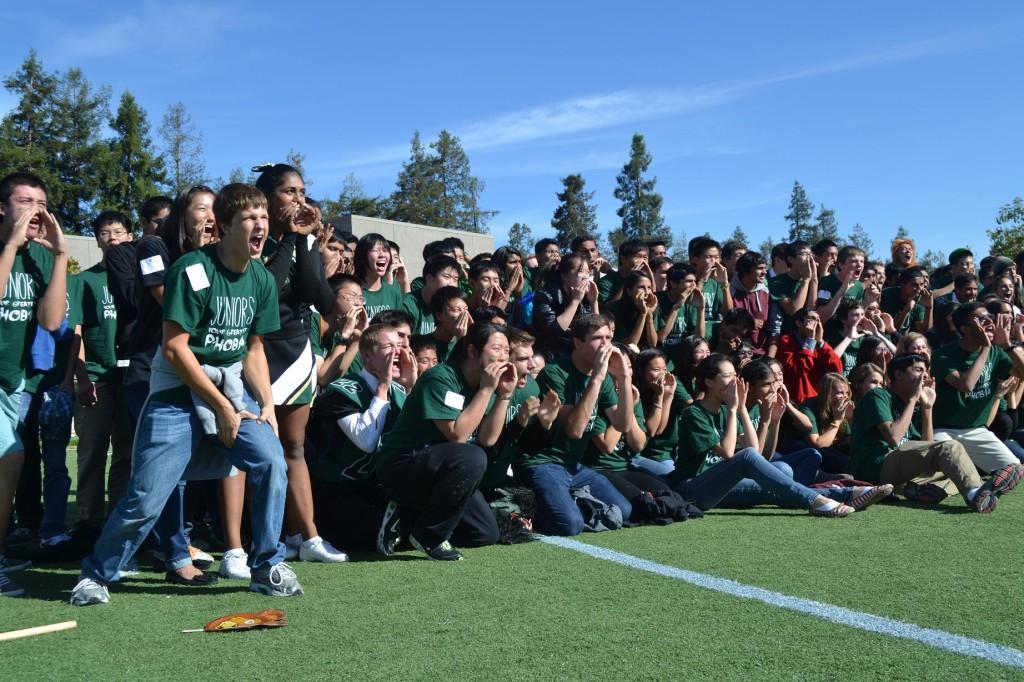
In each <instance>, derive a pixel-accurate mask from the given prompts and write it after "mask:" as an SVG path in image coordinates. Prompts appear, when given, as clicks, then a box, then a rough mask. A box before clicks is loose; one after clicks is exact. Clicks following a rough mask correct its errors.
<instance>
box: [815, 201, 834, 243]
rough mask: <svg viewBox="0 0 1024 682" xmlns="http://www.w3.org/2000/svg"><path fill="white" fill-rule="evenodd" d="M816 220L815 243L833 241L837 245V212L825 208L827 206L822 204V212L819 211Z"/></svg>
mask: <svg viewBox="0 0 1024 682" xmlns="http://www.w3.org/2000/svg"><path fill="white" fill-rule="evenodd" d="M814 220H815V226H814V231H815V235H814V241H816V242H817V241H820V240H822V239H831V240H832V241H834V242H836V243H838V242H839V222H838V221H837V220H836V212H835V211H834V210H833V209H831V208H825V204H822V205H821V210H819V211H818V217H817V218H815V219H814Z"/></svg>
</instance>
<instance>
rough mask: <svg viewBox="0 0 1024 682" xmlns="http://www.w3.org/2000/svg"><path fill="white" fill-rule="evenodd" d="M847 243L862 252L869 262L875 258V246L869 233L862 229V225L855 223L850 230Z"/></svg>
mask: <svg viewBox="0 0 1024 682" xmlns="http://www.w3.org/2000/svg"><path fill="white" fill-rule="evenodd" d="M846 243H847V244H850V245H851V246H856V247H857V248H859V249H860V250H862V251H863V252H864V253H865V254H866V258H867V259H868V260H871V259H872V258H874V255H873V253H872V252H873V251H874V250H875V245H874V243H873V242H872V241H871V236H870V235H869V234H868V231H867V230H865V229H864V228H863V227H861V224H860V223H854V224H853V227H851V228H850V234H849V235H847V237H846Z"/></svg>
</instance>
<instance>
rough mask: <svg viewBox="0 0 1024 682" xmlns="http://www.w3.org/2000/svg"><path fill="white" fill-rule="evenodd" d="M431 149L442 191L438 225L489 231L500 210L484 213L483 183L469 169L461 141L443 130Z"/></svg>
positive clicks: (432, 164)
mask: <svg viewBox="0 0 1024 682" xmlns="http://www.w3.org/2000/svg"><path fill="white" fill-rule="evenodd" d="M430 148H431V149H433V150H434V156H433V158H432V159H431V167H432V168H433V170H434V178H435V181H436V182H437V185H438V188H439V191H440V195H439V196H438V199H437V201H438V205H437V213H438V216H439V220H440V222H439V223H437V224H438V225H439V226H440V227H447V228H449V229H453V230H464V231H466V232H486V231H487V221H488V220H490V219H491V218H493V217H494V216H495V215H497V211H484V210H481V208H480V205H479V200H480V194H481V193H482V192H483V190H484V183H483V181H482V180H480V179H479V178H477V177H475V176H474V175H473V173H472V171H471V170H470V167H469V157H468V156H466V152H465V150H464V149H463V148H462V143H461V142H460V141H459V138H457V137H456V136H454V135H452V134H451V133H449V132H448V131H447V130H442V131H441V132H440V133H439V134H438V136H437V140H435V141H434V142H431V143H430Z"/></svg>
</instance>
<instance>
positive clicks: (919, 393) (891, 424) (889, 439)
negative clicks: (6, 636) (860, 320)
mask: <svg viewBox="0 0 1024 682" xmlns="http://www.w3.org/2000/svg"><path fill="white" fill-rule="evenodd" d="M888 372H889V379H890V384H889V387H888V388H881V387H880V388H874V389H872V390H871V391H869V392H868V393H867V394H866V395H865V396H864V397H863V398H861V400H860V402H858V403H857V409H856V411H855V412H854V415H853V429H852V436H853V437H852V439H851V442H852V455H853V458H852V462H851V463H852V468H853V474H854V475H855V476H856V477H857V478H859V479H863V480H865V481H878V482H880V483H890V484H892V485H894V486H896V487H897V488H902V491H901V492H903V493H904V495H907V496H908V497H913V498H915V499H916V500H917V501H922V502H923V501H925V499H924V498H923V497H922V496H920V495H917V494H916V491H927V490H932V491H934V493H933V496H932V497H931V500H932V501H935V502H939V501H941V500H942V498H944V497H945V491H943V490H942V487H941V486H942V484H943V482H944V479H949V480H950V481H952V483H953V485H955V486H956V489H957V490H958V491H959V492H960V494H961V495H962V496H963V498H964V501H965V502H966V503H967V506H968V507H970V508H971V509H973V510H974V511H976V512H979V513H981V514H987V513H988V512H991V511H993V510H994V509H995V508H996V502H997V498H998V497H999V496H1000V495H1002V494H1003V493H1006V492H1009V491H1010V490H1012V489H1013V488H1014V487H1015V486H1016V485H1017V484H1018V483H1019V482H1020V479H1021V476H1022V474H1024V466H1022V465H1020V464H1007V465H1005V466H1003V467H1001V468H1000V469H998V470H997V471H996V472H995V473H994V474H993V475H992V477H991V478H990V479H989V480H988V481H987V482H985V483H984V484H983V483H982V482H981V477H980V476H979V475H978V470H977V469H976V468H975V466H974V463H973V462H971V458H970V457H969V456H968V454H967V451H966V450H965V449H964V446H963V445H962V444H961V443H960V442H959V441H955V440H943V441H937V440H935V438H934V433H933V431H932V408H933V406H934V405H935V381H934V380H933V379H932V378H931V377H930V376H928V357H927V356H925V355H919V354H916V353H910V354H907V355H899V356H897V357H896V358H894V359H893V360H892V362H890V363H889V367H888Z"/></svg>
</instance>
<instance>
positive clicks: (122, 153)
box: [99, 92, 166, 223]
mask: <svg viewBox="0 0 1024 682" xmlns="http://www.w3.org/2000/svg"><path fill="white" fill-rule="evenodd" d="M110 127H111V129H113V131H114V137H113V139H111V140H110V141H109V142H108V143H107V146H108V153H109V156H110V163H109V165H108V167H107V175H106V177H105V178H104V179H103V184H102V187H100V199H99V201H100V206H101V207H102V208H104V209H114V210H118V211H121V212H123V213H125V214H127V215H128V216H130V217H131V219H132V222H133V223H134V222H137V221H138V209H139V207H140V206H141V205H142V202H144V201H145V200H146V199H148V198H149V197H151V196H155V195H157V194H159V191H160V190H159V186H160V185H161V184H162V183H164V182H166V177H165V175H164V164H163V160H162V159H160V157H158V156H157V154H156V150H155V149H154V148H153V141H152V139H150V136H149V121H148V120H147V117H146V112H145V110H144V109H142V107H140V106H139V104H138V102H137V101H136V100H135V97H134V96H133V95H132V94H131V93H130V92H125V93H124V94H122V95H121V101H120V103H119V104H118V107H117V114H116V115H115V116H114V118H113V119H112V120H111V121H110Z"/></svg>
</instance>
